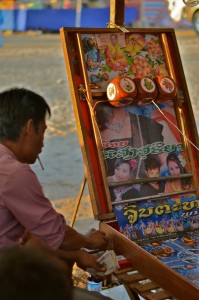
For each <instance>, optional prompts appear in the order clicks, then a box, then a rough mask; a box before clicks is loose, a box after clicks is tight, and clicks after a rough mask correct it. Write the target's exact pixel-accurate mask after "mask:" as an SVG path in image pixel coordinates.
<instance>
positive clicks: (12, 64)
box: [0, 0, 199, 211]
mask: <svg viewBox="0 0 199 300" xmlns="http://www.w3.org/2000/svg"><path fill="white" fill-rule="evenodd" d="M195 2H196V1H195ZM109 4H110V2H109V1H107V0H98V1H95V0H87V1H86V0H83V1H69V0H33V1H28V0H23V1H22V0H1V1H0V24H1V25H0V30H1V32H2V39H1V42H0V45H1V48H0V90H1V91H2V90H4V89H7V88H10V87H12V86H23V87H26V88H29V89H32V90H34V91H36V92H38V93H40V94H41V95H43V96H44V97H45V99H46V100H47V102H48V103H49V104H50V106H51V109H52V118H51V119H50V120H48V131H47V136H46V140H45V145H46V147H45V149H44V151H43V153H42V155H41V160H42V162H43V164H44V167H45V171H42V170H41V169H40V166H39V164H38V163H36V164H35V165H34V166H33V169H34V170H35V172H36V173H37V175H38V176H39V178H40V181H41V183H42V185H43V188H44V191H45V193H46V195H47V196H48V197H49V198H50V199H51V200H53V201H55V200H59V199H65V198H70V199H73V198H74V197H75V196H76V195H77V193H78V191H79V186H80V184H81V180H82V178H83V176H84V170H83V163H82V156H81V150H80V147H79V143H78V136H77V131H76V124H75V120H74V115H73V108H72V103H71V98H70V91H69V87H68V81H67V74H66V69H65V62H64V57H63V51H62V48H61V41H60V37H59V28H61V27H63V26H64V27H75V26H81V27H94V28H96V27H106V24H107V22H108V21H109V14H110V8H109ZM125 25H126V27H141V28H143V27H151V28H153V27H172V28H175V32H176V37H177V41H178V45H179V50H180V55H181V58H182V62H183V67H184V72H185V76H186V80H187V84H188V89H189V93H190V97H191V101H192V105H193V110H194V115H195V118H196V122H197V124H199V123H198V122H199V101H198V95H199V85H198V79H197V78H198V77H199V60H198V54H199V51H198V49H199V36H198V32H199V6H198V5H197V6H194V7H188V6H185V4H184V2H183V1H182V0H176V1H173V0H172V1H167V0H162V1H156V0H153V1H147V0H143V1H141V0H140V1H138V0H132V1H130V0H129V1H126V8H125ZM85 193H86V194H87V193H88V191H87V190H86V191H85ZM71 201H73V200H71ZM70 203H71V202H70ZM73 203H74V201H73ZM86 205H87V206H88V208H89V204H88V203H87V204H86ZM84 211H86V210H84Z"/></svg>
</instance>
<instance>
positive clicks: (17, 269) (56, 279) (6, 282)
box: [0, 247, 76, 300]
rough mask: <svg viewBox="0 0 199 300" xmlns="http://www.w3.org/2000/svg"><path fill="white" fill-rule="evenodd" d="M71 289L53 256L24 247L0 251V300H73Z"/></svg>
mask: <svg viewBox="0 0 199 300" xmlns="http://www.w3.org/2000/svg"><path fill="white" fill-rule="evenodd" d="M75 290H76V289H74V288H73V286H72V280H71V278H70V277H68V276H67V273H66V270H65V268H63V265H62V264H61V263H60V261H59V260H58V259H57V258H56V257H52V256H51V255H46V254H44V253H43V252H41V251H38V250H35V249H29V248H26V247H12V248H8V249H1V251H0V291H1V300H13V299H15V300H27V299H28V300H35V299H37V300H55V299H56V300H72V299H74V300H75V298H74V291H75Z"/></svg>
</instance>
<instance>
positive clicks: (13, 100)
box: [0, 88, 107, 271]
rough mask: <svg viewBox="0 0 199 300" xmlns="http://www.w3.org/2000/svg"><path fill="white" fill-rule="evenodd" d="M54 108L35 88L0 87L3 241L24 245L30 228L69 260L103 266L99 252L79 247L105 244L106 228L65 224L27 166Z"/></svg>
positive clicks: (0, 229)
mask: <svg viewBox="0 0 199 300" xmlns="http://www.w3.org/2000/svg"><path fill="white" fill-rule="evenodd" d="M50 114H51V112H50V108H49V106H48V104H47V103H46V101H45V100H44V99H43V98H42V97H41V96H39V95H37V94H36V93H34V92H32V91H29V90H26V89H20V88H13V89H10V90H7V91H4V92H2V93H0V247H3V246H13V245H21V244H23V243H24V241H25V240H26V239H27V236H28V234H31V235H33V236H35V237H36V238H37V239H39V240H40V241H42V243H43V245H44V246H45V247H46V248H48V249H51V250H53V251H54V250H56V251H57V253H58V255H60V256H61V257H62V258H64V259H67V261H69V262H70V261H71V262H74V261H76V263H77V265H78V266H80V267H81V268H83V269H85V268H94V269H96V270H97V271H102V269H101V267H99V265H98V264H97V262H96V258H95V257H94V256H92V255H90V254H88V253H87V252H86V251H84V250H81V249H82V248H88V249H99V248H105V247H106V244H107V238H106V236H105V234H104V233H102V232H100V231H91V232H90V233H88V234H87V235H82V234H80V233H78V232H76V231H75V230H74V229H72V228H70V227H69V226H67V225H66V223H65V220H64V218H63V216H62V215H60V214H58V213H57V212H56V211H55V210H54V209H53V207H52V205H51V203H50V201H49V200H48V199H47V198H46V197H45V196H44V194H43V191H42V188H41V185H40V183H39V181H38V179H37V177H36V175H35V174H34V172H33V171H32V170H31V168H30V166H29V164H33V163H34V162H35V161H36V159H37V158H38V155H39V153H40V152H41V151H42V147H43V140H44V133H45V130H46V128H47V126H46V117H47V115H49V116H50ZM63 250H64V251H63Z"/></svg>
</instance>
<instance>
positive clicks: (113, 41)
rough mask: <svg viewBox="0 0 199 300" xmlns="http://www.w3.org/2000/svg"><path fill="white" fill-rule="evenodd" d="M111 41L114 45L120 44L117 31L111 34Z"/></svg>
mask: <svg viewBox="0 0 199 300" xmlns="http://www.w3.org/2000/svg"><path fill="white" fill-rule="evenodd" d="M110 42H111V44H112V45H113V46H116V45H117V44H118V37H117V34H116V33H112V34H111V35H110Z"/></svg>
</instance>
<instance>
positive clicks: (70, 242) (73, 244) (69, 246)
mask: <svg viewBox="0 0 199 300" xmlns="http://www.w3.org/2000/svg"><path fill="white" fill-rule="evenodd" d="M107 243H108V238H107V237H106V235H105V233H103V232H101V231H99V230H94V229H92V230H90V232H88V233H87V234H86V235H83V234H81V233H79V232H77V231H76V230H74V229H73V228H71V227H69V226H67V227H66V231H65V236H64V239H63V242H62V244H61V246H60V249H63V250H66V251H70V250H79V249H81V248H87V249H106V247H107Z"/></svg>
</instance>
